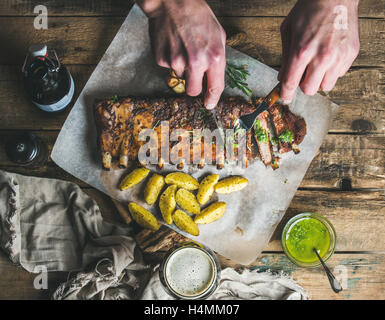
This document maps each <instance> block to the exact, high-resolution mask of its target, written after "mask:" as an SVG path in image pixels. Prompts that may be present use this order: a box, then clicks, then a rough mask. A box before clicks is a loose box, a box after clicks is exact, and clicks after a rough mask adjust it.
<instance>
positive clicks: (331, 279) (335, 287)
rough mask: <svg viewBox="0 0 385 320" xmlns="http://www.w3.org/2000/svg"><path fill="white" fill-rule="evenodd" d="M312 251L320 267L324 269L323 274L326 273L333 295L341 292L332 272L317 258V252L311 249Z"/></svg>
mask: <svg viewBox="0 0 385 320" xmlns="http://www.w3.org/2000/svg"><path fill="white" fill-rule="evenodd" d="M313 251H314V252H315V254H316V255H317V257H318V259H319V261H321V264H322V266H323V267H324V269H325V272H326V275H327V276H328V279H329V282H330V286H331V287H332V289H333V291H334V292H335V293H338V292H340V291H342V286H341V284H340V283H339V282H338V280H337V279H336V278H335V277H334V275H333V274H332V272H331V271H330V270H329V268H328V267H327V265H326V264H325V262H324V261H323V260H322V258H321V257H320V256H319V254H318V251H317V249H316V248H313Z"/></svg>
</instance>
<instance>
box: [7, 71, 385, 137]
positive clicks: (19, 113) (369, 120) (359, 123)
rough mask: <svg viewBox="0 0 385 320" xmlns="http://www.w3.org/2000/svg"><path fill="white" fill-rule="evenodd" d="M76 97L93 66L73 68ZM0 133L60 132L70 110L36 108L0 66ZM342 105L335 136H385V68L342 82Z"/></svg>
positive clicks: (18, 78) (337, 92)
mask: <svg viewBox="0 0 385 320" xmlns="http://www.w3.org/2000/svg"><path fill="white" fill-rule="evenodd" d="M68 69H69V70H70V72H71V73H72V75H73V78H74V79H75V86H76V96H77V94H78V93H79V92H80V91H81V90H82V88H83V86H84V85H85V83H86V82H87V80H88V78H89V76H90V75H91V73H92V71H93V69H94V66H93V65H70V66H68ZM0 82H1V86H0V105H1V107H0V108H1V110H2V112H1V113H0V123H1V125H0V129H31V130H41V129H43V130H58V129H60V128H61V126H62V125H63V123H64V121H65V119H66V117H67V115H68V112H69V109H68V110H67V111H65V112H61V113H57V114H48V113H45V112H43V111H40V110H39V109H37V108H36V107H34V106H33V105H32V103H31V102H30V101H28V98H27V96H26V94H25V91H24V88H23V81H22V75H21V73H20V68H19V67H17V66H0ZM329 96H330V98H331V99H332V100H333V101H335V102H336V103H338V104H339V105H340V108H339V110H338V112H337V113H336V115H335V117H334V119H333V122H332V123H331V126H330V131H331V132H359V133H363V132H365V133H370V132H373V133H385V81H384V69H383V68H358V69H353V70H351V71H349V72H348V74H347V75H346V76H345V77H343V78H341V79H340V80H339V81H338V82H337V85H336V87H335V88H334V89H333V90H332V91H330V92H329Z"/></svg>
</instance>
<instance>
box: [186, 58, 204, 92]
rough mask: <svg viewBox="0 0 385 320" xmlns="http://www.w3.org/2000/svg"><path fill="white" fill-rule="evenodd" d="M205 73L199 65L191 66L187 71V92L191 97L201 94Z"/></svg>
mask: <svg viewBox="0 0 385 320" xmlns="http://www.w3.org/2000/svg"><path fill="white" fill-rule="evenodd" d="M204 71H205V69H204V68H202V66H199V65H198V64H194V65H190V66H189V67H188V69H187V70H186V72H185V73H186V84H187V89H186V92H187V94H188V95H189V96H193V97H195V96H197V95H199V94H200V93H201V91H202V81H203V75H204Z"/></svg>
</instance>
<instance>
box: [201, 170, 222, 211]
mask: <svg viewBox="0 0 385 320" xmlns="http://www.w3.org/2000/svg"><path fill="white" fill-rule="evenodd" d="M218 180H219V175H218V174H210V175H208V176H207V177H205V178H204V179H203V180H202V181H201V183H200V184H199V190H198V194H197V199H198V202H199V203H200V204H202V205H203V204H206V203H207V201H209V200H210V198H211V196H212V195H213V193H214V186H215V185H216V184H217V182H218Z"/></svg>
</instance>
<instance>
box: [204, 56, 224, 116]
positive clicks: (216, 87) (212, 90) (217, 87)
mask: <svg viewBox="0 0 385 320" xmlns="http://www.w3.org/2000/svg"><path fill="white" fill-rule="evenodd" d="M225 66H226V60H225V57H224V56H223V57H218V59H217V60H216V61H215V62H214V63H213V64H212V66H211V67H210V68H209V69H208V70H207V71H206V75H207V90H206V94H205V107H206V108H207V109H213V108H215V107H216V105H217V104H218V101H219V98H220V97H221V94H222V92H223V90H224V88H225Z"/></svg>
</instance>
